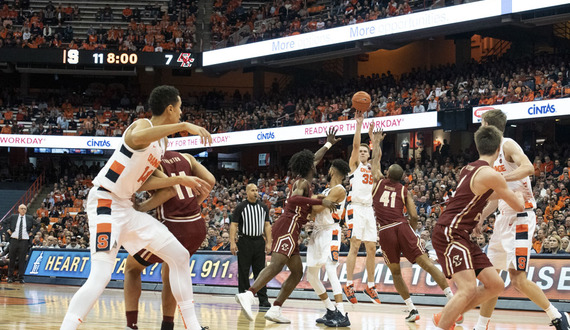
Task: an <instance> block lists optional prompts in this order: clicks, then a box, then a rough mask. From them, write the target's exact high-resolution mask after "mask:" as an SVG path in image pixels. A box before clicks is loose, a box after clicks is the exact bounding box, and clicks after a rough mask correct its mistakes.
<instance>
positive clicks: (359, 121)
mask: <svg viewBox="0 0 570 330" xmlns="http://www.w3.org/2000/svg"><path fill="white" fill-rule="evenodd" d="M354 119H355V120H356V123H357V124H358V125H362V122H363V121H364V112H361V111H356V113H355V114H354Z"/></svg>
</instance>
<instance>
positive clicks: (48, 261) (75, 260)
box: [25, 249, 237, 286]
mask: <svg viewBox="0 0 570 330" xmlns="http://www.w3.org/2000/svg"><path fill="white" fill-rule="evenodd" d="M208 252H209V253H204V254H201V253H197V254H194V255H193V256H192V258H191V259H190V271H191V274H192V283H193V284H203V285H223V286H237V257H235V256H233V255H231V254H226V253H212V252H211V251H208ZM90 255H91V254H90V252H89V250H66V249H33V250H32V251H31V254H30V259H29V262H28V265H27V267H26V273H25V275H31V276H47V277H59V278H85V279H86V278H87V277H88V276H89V272H90V271H91V258H90ZM127 256H128V253H127V252H126V251H121V252H119V253H118V254H117V258H116V259H115V266H114V269H113V275H112V277H111V279H112V280H123V279H124V275H125V265H126V262H127ZM161 270H162V264H158V263H157V264H152V265H150V266H148V267H147V268H146V269H145V270H144V271H143V273H142V280H143V282H162V279H161V275H160V274H161Z"/></svg>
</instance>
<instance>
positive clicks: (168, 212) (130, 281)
mask: <svg viewBox="0 0 570 330" xmlns="http://www.w3.org/2000/svg"><path fill="white" fill-rule="evenodd" d="M159 173H160V174H162V173H164V175H166V177H171V176H180V175H187V176H196V177H198V178H200V179H202V180H204V181H206V182H207V183H208V185H209V186H210V187H213V186H214V184H215V183H216V179H215V178H214V176H213V175H212V173H210V172H209V171H208V170H207V169H206V168H205V167H204V166H203V165H202V164H200V163H199V162H198V161H196V159H195V158H194V157H192V156H191V155H188V154H180V153H178V152H175V151H167V152H165V153H164V157H163V158H162V162H161V164H160V167H159V169H158V170H157V171H155V174H156V175H158V174H159ZM208 194H209V191H208V193H206V194H200V195H194V193H193V192H192V190H191V189H188V188H186V187H180V186H175V187H170V188H164V189H160V190H159V191H157V192H156V193H155V194H153V195H152V197H151V198H150V199H148V200H146V201H145V202H143V203H141V204H140V205H138V206H137V207H136V208H137V210H138V211H141V212H147V211H149V210H152V209H154V208H157V212H156V215H157V218H158V220H160V221H161V222H162V223H164V224H165V225H166V227H167V228H168V230H170V232H171V233H173V234H174V236H175V237H176V239H178V241H179V242H180V243H182V245H183V246H184V248H186V250H188V252H189V253H190V255H192V254H194V253H195V252H196V250H198V248H200V244H201V243H202V242H203V241H204V238H206V224H205V222H204V219H203V218H202V217H201V215H200V204H201V203H202V201H204V199H206V197H208ZM156 262H162V259H160V258H159V257H157V256H156V255H154V254H152V252H150V251H147V250H141V251H139V252H138V253H137V254H135V255H134V256H128V257H127V263H126V267H125V282H124V288H125V310H126V316H127V329H138V327H137V326H136V324H137V317H138V303H139V298H140V295H141V273H142V271H143V270H144V269H145V268H146V267H148V266H150V265H152V264H154V263H156ZM168 274H169V268H168V265H167V264H163V266H162V283H163V286H162V314H163V319H162V325H161V330H172V329H174V313H175V311H176V300H175V299H174V296H173V295H172V291H171V288H170V282H169V280H168Z"/></svg>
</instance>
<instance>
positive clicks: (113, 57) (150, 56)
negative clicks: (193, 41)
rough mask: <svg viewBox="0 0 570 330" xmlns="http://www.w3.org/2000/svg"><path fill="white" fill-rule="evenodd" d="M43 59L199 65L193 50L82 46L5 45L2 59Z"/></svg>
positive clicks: (95, 63)
mask: <svg viewBox="0 0 570 330" xmlns="http://www.w3.org/2000/svg"><path fill="white" fill-rule="evenodd" d="M2 61H5V62H13V63H41V64H65V65H90V66H152V67H169V68H172V69H189V68H193V67H196V66H197V62H198V60H197V57H196V55H195V54H194V53H191V52H182V53H158V52H123V51H112V50H82V49H22V48H18V49H15V48H3V49H2V51H1V52H0V62H2Z"/></svg>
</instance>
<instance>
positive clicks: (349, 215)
mask: <svg viewBox="0 0 570 330" xmlns="http://www.w3.org/2000/svg"><path fill="white" fill-rule="evenodd" d="M346 225H347V226H348V229H349V232H350V235H349V236H350V237H354V238H357V239H359V240H361V241H364V242H375V243H376V242H377V241H378V229H377V228H376V218H375V217H374V210H373V209H372V206H364V205H359V204H355V203H350V204H349V205H348V206H347V207H346Z"/></svg>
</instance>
